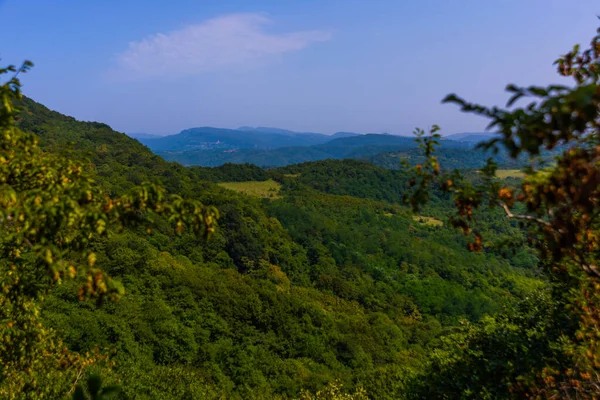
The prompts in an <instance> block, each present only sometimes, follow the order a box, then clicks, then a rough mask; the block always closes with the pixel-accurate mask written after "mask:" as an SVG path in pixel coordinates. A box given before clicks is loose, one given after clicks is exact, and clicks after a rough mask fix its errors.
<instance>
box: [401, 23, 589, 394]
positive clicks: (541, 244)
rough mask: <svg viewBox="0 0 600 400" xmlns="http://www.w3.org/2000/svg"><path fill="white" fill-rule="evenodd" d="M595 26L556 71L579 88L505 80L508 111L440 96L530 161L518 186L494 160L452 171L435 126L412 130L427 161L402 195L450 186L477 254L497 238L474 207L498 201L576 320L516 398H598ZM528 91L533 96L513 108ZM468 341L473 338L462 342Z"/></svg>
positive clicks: (418, 198)
mask: <svg viewBox="0 0 600 400" xmlns="http://www.w3.org/2000/svg"><path fill="white" fill-rule="evenodd" d="M597 33H598V34H597V35H596V36H595V37H594V38H593V39H592V41H591V44H590V47H589V48H588V49H586V50H583V51H582V50H581V49H580V47H579V46H575V47H574V49H573V50H572V51H570V52H568V53H567V54H566V55H564V56H563V57H561V58H560V59H559V60H557V61H556V65H557V67H558V73H559V74H560V75H561V76H563V77H569V78H572V79H573V81H574V85H573V86H566V85H551V86H548V87H540V86H529V87H518V86H515V85H508V86H507V88H506V90H507V91H508V92H509V93H510V94H511V98H510V100H509V101H508V103H507V108H498V107H492V108H489V107H485V106H481V105H478V104H472V103H469V102H467V101H465V100H463V99H462V98H460V97H458V96H456V95H454V94H452V95H449V96H447V97H446V98H445V99H444V102H447V103H453V104H457V105H459V106H460V108H461V110H462V111H464V112H468V113H473V114H476V115H479V116H483V117H485V118H488V119H489V120H490V124H489V126H488V129H494V130H496V131H497V132H498V135H497V137H496V138H494V139H493V140H490V141H488V142H485V143H482V144H480V147H481V148H483V149H487V150H491V151H493V152H498V151H499V150H500V149H504V150H506V151H507V152H508V153H509V154H510V156H511V157H513V158H517V157H520V156H521V157H523V156H527V157H529V158H530V160H531V162H530V166H529V167H527V168H526V169H525V170H524V172H525V178H524V179H523V180H522V182H521V184H520V185H519V186H516V187H515V186H509V185H507V184H505V183H504V182H503V181H501V180H499V179H497V178H496V170H497V166H496V165H495V163H494V162H493V161H492V160H491V159H490V160H488V163H487V165H486V167H484V168H483V169H482V170H481V171H480V172H481V178H480V179H479V182H478V183H471V182H469V181H467V180H465V179H463V177H462V175H461V174H460V173H458V172H456V171H455V172H450V173H445V172H443V170H442V168H441V167H440V165H439V163H438V161H437V158H436V156H435V155H434V150H435V147H436V146H437V145H438V144H439V142H438V139H439V138H440V136H439V134H438V133H437V130H438V128H437V127H434V128H433V129H432V130H431V131H430V133H429V135H426V134H425V132H424V131H422V130H417V132H416V133H417V136H418V138H417V140H418V141H419V143H420V144H421V146H422V148H423V149H424V152H425V156H426V159H427V161H426V163H424V164H421V165H417V166H416V167H415V168H414V169H413V170H412V173H413V176H414V178H413V180H412V181H411V186H412V188H413V190H412V192H411V193H410V194H409V195H408V196H407V197H406V200H407V201H408V202H409V203H410V204H412V206H413V207H414V208H415V209H418V208H419V207H420V206H421V205H422V204H424V202H426V201H427V200H428V191H430V190H431V189H432V187H434V188H437V189H440V190H443V191H445V192H448V193H450V194H451V196H452V197H453V199H454V204H455V207H456V211H457V213H456V216H455V217H454V218H453V220H452V222H453V225H454V226H456V227H458V228H460V229H462V230H463V232H464V233H465V234H466V235H469V236H470V237H471V241H470V243H469V245H468V246H469V250H471V251H478V252H480V251H485V250H486V249H487V248H488V247H489V246H491V244H490V243H487V242H486V241H485V238H484V237H483V235H482V234H481V232H479V231H478V229H477V210H478V209H480V208H482V207H487V206H489V207H500V209H501V210H502V211H503V212H504V214H505V215H506V217H507V218H509V219H511V220H514V221H516V222H518V224H519V225H520V226H522V227H523V228H524V229H525V230H526V231H527V233H528V241H529V243H530V244H531V245H533V246H534V247H535V249H537V251H538V253H539V256H540V258H541V260H542V262H541V266H542V268H543V269H544V271H545V272H546V274H547V275H548V276H549V278H550V279H551V281H552V282H553V283H554V293H553V297H554V298H555V300H557V301H558V302H559V303H560V304H562V308H561V311H562V312H563V313H565V312H566V313H567V315H568V317H569V318H570V322H571V327H570V328H569V327H566V328H565V326H564V325H562V328H561V331H562V332H563V334H562V336H561V337H560V338H559V339H558V340H557V341H556V342H555V343H553V347H552V349H551V350H550V353H552V354H549V355H548V362H547V363H546V365H545V366H543V367H541V368H532V370H531V371H529V372H527V373H524V374H522V375H521V376H520V377H519V379H518V380H514V381H513V382H511V391H512V392H511V393H513V395H515V396H516V397H519V396H523V395H528V396H533V397H536V396H538V397H539V398H550V397H553V396H564V397H570V398H597V397H598V393H600V374H599V372H600V344H599V343H598V340H597V338H598V337H599V335H600V267H599V265H598V260H599V256H600V229H599V228H600V224H599V221H598V217H599V216H600V29H598V31H597ZM525 98H530V99H531V100H532V101H531V102H530V103H529V104H527V105H526V106H523V107H515V104H516V102H517V101H519V100H522V99H525ZM549 151H555V152H556V151H558V153H559V155H558V156H557V157H556V159H555V162H553V163H550V164H548V163H543V162H541V161H540V158H539V157H540V155H543V154H544V153H545V152H546V153H547V152H549ZM513 244H514V243H513ZM558 323H559V322H558V321H555V327H556V326H557V325H558ZM560 323H561V324H562V321H561V322H560ZM488 339H490V340H491V339H493V334H491V335H489V336H488ZM471 344H472V343H470V342H468V341H467V343H466V344H463V346H467V347H468V346H469V345H471ZM454 373H455V374H471V373H476V372H475V371H473V372H472V371H465V370H463V371H461V370H455V371H454ZM455 377H456V375H455ZM462 389H465V388H462ZM462 389H461V388H458V389H456V391H455V392H452V393H449V394H448V396H449V397H450V398H453V397H461V396H462V395H465V393H467V392H466V391H465V392H462V395H461V394H460V390H462ZM453 394H454V395H453ZM465 396H466V395H465ZM467 397H468V396H467Z"/></svg>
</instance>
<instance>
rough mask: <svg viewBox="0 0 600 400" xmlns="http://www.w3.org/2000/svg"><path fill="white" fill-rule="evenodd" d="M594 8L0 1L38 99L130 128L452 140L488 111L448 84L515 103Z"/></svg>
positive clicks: (485, 98)
mask: <svg viewBox="0 0 600 400" xmlns="http://www.w3.org/2000/svg"><path fill="white" fill-rule="evenodd" d="M597 14H600V3H598V2H597V1H592V0H579V1H578V2H577V3H576V6H575V5H573V4H569V3H568V2H564V1H560V0H545V1H544V0H530V1H527V2H523V1H517V0H499V1H496V2H480V1H475V0H465V1H463V2H460V3H458V2H447V1H442V0H435V1H434V0H429V1H422V2H395V1H391V0H390V1H380V2H368V3H367V2H360V1H355V0H348V1H341V0H332V1H289V2H281V1H275V0H260V1H253V2H245V1H241V0H236V1H204V2H196V1H191V0H190V1H178V2H177V5H176V6H168V5H166V3H159V2H144V1H141V0H135V1H130V2H126V3H123V2H116V1H105V2H78V1H75V0H64V1H56V2H44V1H41V0H37V1H31V2H28V3H23V2H18V1H16V0H4V1H1V0H0V16H1V17H2V20H3V24H2V25H1V26H0V32H1V34H2V35H3V37H5V38H9V40H6V41H5V43H3V45H2V47H0V58H1V59H2V62H3V64H19V63H20V62H22V61H23V60H24V59H29V60H31V61H33V62H34V63H35V64H36V66H35V68H34V69H33V70H32V71H31V72H30V73H28V74H27V75H25V76H23V77H22V81H23V83H24V93H25V94H26V95H28V96H30V97H32V98H33V99H34V100H36V101H39V102H41V103H43V104H44V105H46V106H48V107H50V108H52V109H55V110H57V111H59V112H61V113H64V114H67V115H72V116H74V117H75V118H78V119H82V120H90V121H100V122H104V123H107V124H109V125H110V126H111V127H113V128H114V129H116V130H119V131H123V132H129V133H135V132H139V133H147V134H155V135H166V134H176V133H178V132H180V131H181V130H183V129H187V128H192V127H199V126H215V127H221V128H229V129H236V128H238V127H240V126H265V127H271V126H272V127H277V128H282V129H289V130H293V131H300V132H317V133H326V134H332V133H335V132H338V131H346V132H357V133H383V132H388V133H393V134H401V135H407V134H410V133H411V132H412V130H413V128H414V127H416V126H419V127H427V126H430V125H432V124H438V125H440V126H441V127H442V133H443V134H446V135H448V134H453V133H461V132H482V131H483V130H484V127H485V125H486V121H485V120H482V119H478V118H476V117H473V116H468V115H464V114H461V113H460V112H459V110H458V109H457V108H456V107H455V106H452V105H441V104H440V101H441V99H442V98H443V97H444V96H445V95H446V94H448V93H451V92H456V93H457V94H459V95H461V96H462V97H465V98H467V99H469V100H472V101H477V102H481V103H484V104H487V105H503V104H504V102H505V101H506V99H507V96H506V95H505V93H504V87H505V85H506V84H507V83H511V82H513V83H516V84H542V85H543V84H548V83H551V82H559V81H560V80H559V77H558V75H557V74H556V72H555V69H554V67H553V66H552V63H553V61H554V60H555V59H556V58H558V56H559V55H560V54H563V53H565V52H566V51H568V50H570V48H571V46H572V44H573V43H582V44H587V41H588V38H589V37H590V36H591V35H592V34H593V33H594V31H595V28H596V25H597V18H596V15H597ZM140 15H143V18H140V17H139V16H140ZM557 26H558V27H560V26H568V27H569V29H556V27H557Z"/></svg>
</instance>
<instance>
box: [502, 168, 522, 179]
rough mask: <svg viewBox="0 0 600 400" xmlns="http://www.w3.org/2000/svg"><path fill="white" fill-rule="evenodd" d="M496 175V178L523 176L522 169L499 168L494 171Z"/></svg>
mask: <svg viewBox="0 0 600 400" xmlns="http://www.w3.org/2000/svg"><path fill="white" fill-rule="evenodd" d="M496 176H497V177H498V178H502V179H506V178H524V177H525V174H524V173H523V171H520V170H518V169H499V170H498V171H496Z"/></svg>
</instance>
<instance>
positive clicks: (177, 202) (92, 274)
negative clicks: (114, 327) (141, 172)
mask: <svg viewBox="0 0 600 400" xmlns="http://www.w3.org/2000/svg"><path fill="white" fill-rule="evenodd" d="M32 65H33V64H32V63H30V62H25V63H24V64H23V65H22V66H21V67H20V68H16V67H14V66H12V65H11V66H8V67H6V68H2V69H0V75H5V74H12V76H11V77H10V78H9V79H8V80H7V81H6V82H5V83H3V84H2V85H1V86H0V289H1V290H0V365H2V367H1V369H0V397H3V398H20V397H23V398H43V397H49V398H55V397H57V396H58V395H60V394H61V393H62V394H64V393H65V392H66V391H68V390H69V387H71V386H72V385H74V381H75V380H76V379H77V378H76V376H78V373H79V376H81V371H82V369H83V368H85V367H86V366H88V365H90V364H92V363H95V362H99V361H107V360H106V358H105V357H104V356H102V355H95V356H94V355H77V354H74V353H71V352H69V351H68V350H67V349H66V348H65V347H64V345H63V344H62V343H61V341H60V340H59V339H58V338H57V337H56V335H55V334H54V333H53V332H52V331H51V330H49V329H47V328H45V327H44V326H43V325H42V323H41V320H40V315H39V302H40V301H41V300H42V299H43V296H44V295H45V294H47V293H48V291H49V290H50V289H51V288H52V287H53V286H54V285H58V284H60V283H61V282H63V281H65V280H69V279H81V281H82V284H81V286H80V287H79V298H80V300H84V299H88V298H92V297H93V298H95V299H96V300H97V302H98V303H99V304H101V303H102V302H103V301H105V300H107V299H114V298H116V297H118V296H119V295H120V294H122V293H123V290H124V289H123V287H122V285H121V284H120V283H119V282H117V281H115V280H113V279H111V278H110V276H108V275H107V274H106V273H105V272H104V271H103V270H102V268H101V266H98V265H96V255H95V253H94V252H93V251H92V250H91V248H92V247H91V245H92V244H93V243H94V241H95V240H97V239H98V238H100V237H102V236H106V235H108V234H109V233H110V232H112V231H118V230H122V229H124V228H126V227H130V226H136V225H146V226H148V228H147V229H148V231H150V229H151V228H150V225H151V223H152V220H153V218H156V217H160V218H164V219H166V220H168V221H169V222H170V223H172V224H173V226H174V229H175V230H176V231H177V232H178V233H181V232H182V231H183V230H184V227H185V226H186V225H187V226H189V227H190V228H191V229H192V230H193V231H194V232H195V233H197V234H203V235H208V234H210V233H211V232H213V231H214V229H215V223H216V219H217V217H218V213H217V210H216V209H214V208H213V207H206V206H204V205H203V204H201V203H199V202H197V201H189V200H184V199H182V198H181V197H179V196H176V195H168V194H167V193H166V192H165V190H164V189H162V188H160V187H158V186H156V185H150V184H144V185H142V186H139V187H136V188H135V189H133V190H132V191H131V192H130V193H129V194H126V195H123V196H121V197H118V198H110V197H108V196H107V195H106V194H105V193H103V192H102V190H101V189H100V188H99V187H98V186H96V185H95V183H94V181H93V180H92V179H91V177H90V176H88V175H87V174H86V173H85V171H84V166H83V165H82V164H80V163H77V162H74V161H72V160H70V159H67V158H65V157H63V156H59V155H53V154H50V153H46V152H44V151H42V149H40V147H39V146H38V138H37V137H36V136H35V135H33V134H27V133H24V132H22V131H20V130H19V129H18V128H17V127H16V126H15V116H16V115H17V112H18V110H17V109H16V108H15V105H14V101H15V100H18V99H20V98H21V96H22V95H21V84H20V81H19V79H18V75H19V74H20V73H24V72H27V70H28V69H29V68H31V67H32Z"/></svg>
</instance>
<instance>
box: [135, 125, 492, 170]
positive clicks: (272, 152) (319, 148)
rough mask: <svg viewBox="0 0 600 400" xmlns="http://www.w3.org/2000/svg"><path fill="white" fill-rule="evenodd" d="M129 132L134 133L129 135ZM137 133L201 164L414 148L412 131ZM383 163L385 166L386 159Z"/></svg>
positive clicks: (468, 156) (465, 156) (454, 145)
mask: <svg viewBox="0 0 600 400" xmlns="http://www.w3.org/2000/svg"><path fill="white" fill-rule="evenodd" d="M491 135H492V134H487V133H483V134H482V133H473V134H470V133H461V134H456V135H450V136H446V137H444V140H443V141H444V146H443V148H444V151H448V150H451V149H471V148H472V147H473V145H474V144H475V143H477V142H479V141H482V140H485V139H486V138H489V137H491ZM132 137H136V136H134V135H132ZM136 138H137V139H138V140H139V141H140V142H142V143H143V144H145V145H146V146H148V147H149V148H150V149H151V150H152V151H154V152H155V153H156V154H158V155H160V156H162V157H164V158H165V159H167V160H171V161H177V162H179V163H181V164H183V165H200V166H219V165H222V164H225V163H237V164H243V163H250V164H255V165H258V166H261V167H277V166H284V165H289V164H295V163H300V162H306V161H317V160H324V159H344V158H354V159H366V158H368V159H370V160H379V158H377V157H375V158H373V157H374V156H376V155H378V154H383V153H398V152H411V151H413V152H414V151H415V150H417V145H416V143H415V140H414V136H400V135H391V134H374V133H369V134H358V133H352V132H337V133H335V134H333V135H325V134H322V133H313V132H294V131H291V130H287V129H281V128H271V127H248V126H243V127H240V128H238V129H225V128H214V127H199V128H191V129H186V130H184V131H182V132H180V133H178V134H175V135H169V136H163V137H156V136H152V135H138V136H137V137H136ZM415 153H416V152H415ZM457 154H459V153H457ZM406 155H409V154H408V153H407V154H406ZM459 159H461V161H460V162H459V163H458V164H456V165H457V166H458V167H462V166H463V165H470V166H472V167H480V166H482V165H483V163H484V158H483V157H482V154H479V153H478V154H472V153H462V154H461V155H460V156H459ZM375 162H376V163H378V161H375ZM382 164H383V165H386V166H389V165H388V164H389V162H388V161H387V160H386V161H385V162H382ZM451 165H455V164H451Z"/></svg>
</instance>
